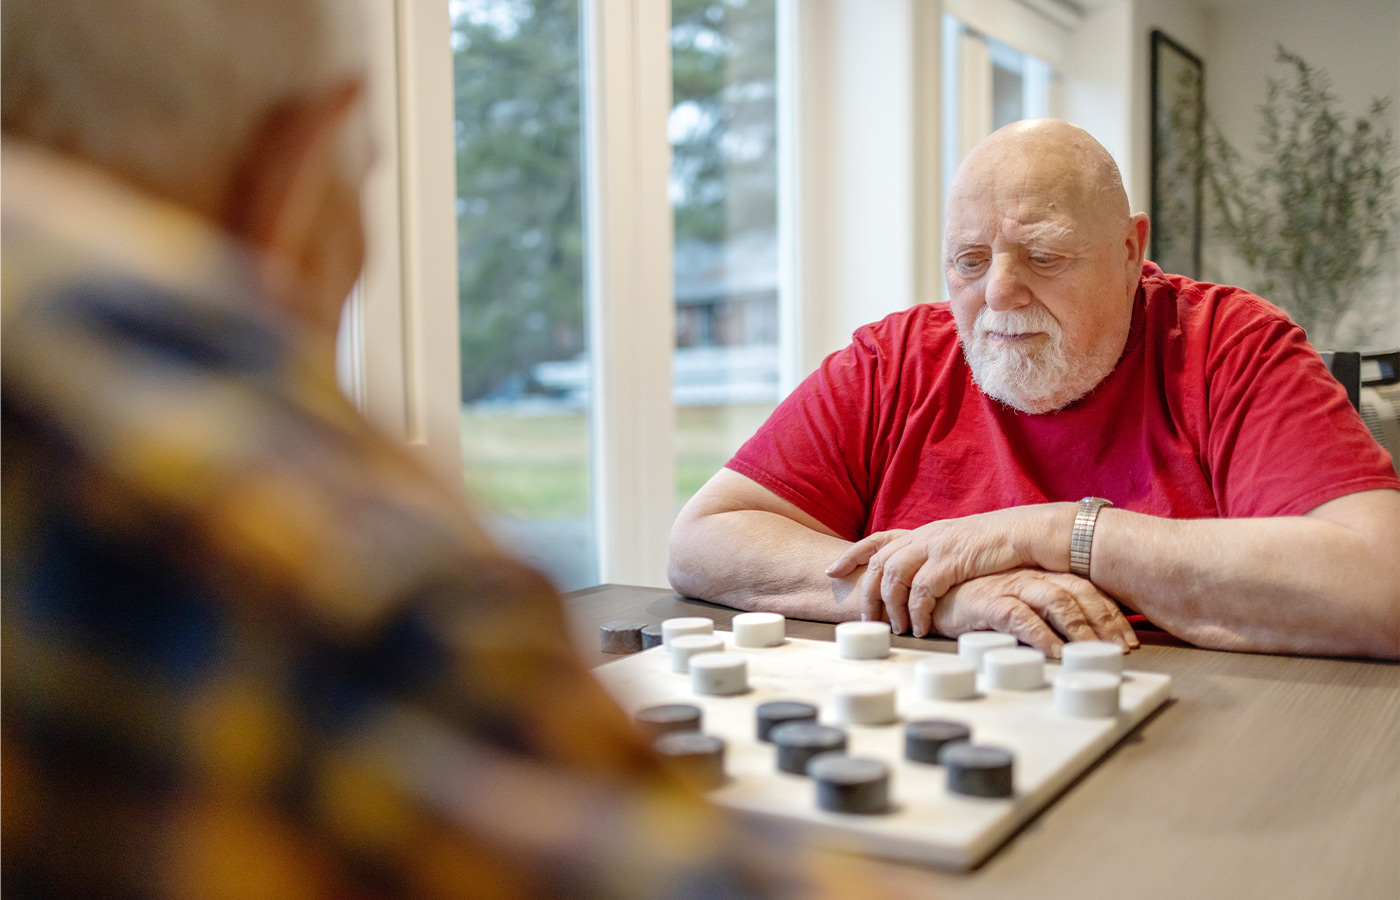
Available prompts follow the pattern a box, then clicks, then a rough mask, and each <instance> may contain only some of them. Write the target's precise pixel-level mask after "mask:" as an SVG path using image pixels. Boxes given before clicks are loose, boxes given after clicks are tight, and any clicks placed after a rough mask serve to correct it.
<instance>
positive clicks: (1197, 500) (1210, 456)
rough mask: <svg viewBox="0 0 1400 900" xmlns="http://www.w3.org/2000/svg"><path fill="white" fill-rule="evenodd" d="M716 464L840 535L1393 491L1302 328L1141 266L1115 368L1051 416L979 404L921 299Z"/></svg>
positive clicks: (942, 315)
mask: <svg viewBox="0 0 1400 900" xmlns="http://www.w3.org/2000/svg"><path fill="white" fill-rule="evenodd" d="M728 465H729V468H731V469H733V470H734V471H736V472H739V473H740V474H742V475H746V476H748V477H749V478H752V479H753V480H754V481H756V482H758V483H759V484H761V485H763V486H764V487H766V488H768V489H769V490H771V491H773V492H774V493H775V494H777V495H778V496H780V497H783V498H784V499H786V500H789V501H791V502H792V503H794V504H796V505H797V506H798V507H800V508H801V509H803V510H805V511H806V512H808V513H810V514H811V515H812V516H814V517H815V518H817V519H818V520H820V521H821V522H823V523H825V524H826V525H827V526H829V527H830V528H832V529H833V530H834V531H835V532H836V533H837V534H839V535H841V536H842V537H843V538H846V539H847V540H855V539H857V538H860V537H862V536H864V535H867V534H870V533H872V532H876V531H883V530H886V529H890V528H916V527H918V526H919V525H922V524H924V523H926V522H929V521H932V520H935V519H946V518H955V517H958V516H965V515H971V514H973V513H979V512H986V511H988V510H993V509H1002V508H1005V507H1009V506H1020V505H1025V504H1031V503H1042V502H1047V501H1057V500H1078V499H1080V498H1081V497H1085V496H1090V495H1092V496H1098V497H1107V498H1108V499H1109V500H1112V501H1113V503H1114V504H1115V505H1116V506H1118V507H1121V508H1123V509H1130V510H1135V511H1137V512H1143V513H1149V514H1152V515H1156V516H1167V517H1172V518H1214V517H1247V516H1282V515H1296V514H1300V513H1304V512H1307V511H1308V510H1310V509H1312V508H1313V507H1316V506H1318V505H1320V504H1322V503H1325V502H1326V501H1328V500H1333V499H1335V498H1337V497H1340V496H1343V495H1346V494H1350V493H1355V492H1357V491H1364V490H1371V489H1374V488H1394V489H1400V478H1397V477H1396V474H1395V471H1394V469H1393V467H1392V465H1391V462H1390V459H1389V456H1388V455H1387V454H1386V452H1385V450H1383V449H1382V448H1381V447H1380V445H1379V444H1377V443H1376V441H1375V440H1374V439H1373V438H1372V437H1371V434H1370V432H1368V431H1367V430H1366V426H1365V425H1364V424H1363V422H1362V421H1361V417H1360V416H1359V415H1358V414H1357V413H1356V411H1355V410H1354V409H1353V408H1352V406H1351V404H1350V403H1349V402H1348V400H1347V397H1346V393H1345V391H1344V390H1343V389H1342V387H1341V385H1340V384H1339V383H1338V382H1337V381H1336V380H1335V379H1334V378H1333V377H1332V376H1331V374H1330V373H1329V372H1328V371H1327V368H1326V366H1325V365H1324V364H1323V362H1322V359H1321V357H1319V356H1318V355H1317V353H1316V352H1315V351H1314V350H1313V348H1312V347H1311V345H1309V344H1308V342H1307V340H1306V339H1305V338H1304V336H1303V331H1302V329H1300V328H1299V327H1298V326H1296V325H1294V324H1293V323H1292V322H1290V321H1289V319H1288V317H1287V316H1286V315H1284V313H1283V312H1281V311H1280V310H1279V309H1277V308H1276V307H1274V306H1273V305H1271V304H1269V303H1267V302H1266V301H1264V300H1262V299H1260V298H1259V297H1256V296H1254V295H1253V294H1250V293H1248V292H1247V291H1243V290H1240V289H1238V288H1231V287H1222V286H1218V285H1211V284H1203V283H1199V282H1194V281H1191V280H1190V279H1187V278H1182V277H1180V276H1177V275H1165V274H1163V273H1162V271H1161V270H1160V269H1158V268H1157V267H1156V266H1155V265H1153V264H1152V263H1148V264H1146V265H1145V266H1144V267H1143V278H1142V282H1141V284H1140V286H1139V288H1138V294H1137V299H1136V301H1135V303H1134V308H1133V322H1132V327H1131V329H1130V331H1129V335H1128V341H1127V344H1126V346H1125V349H1124V352H1123V357H1122V359H1120V360H1119V362H1118V365H1117V366H1116V367H1115V368H1114V370H1113V371H1112V372H1111V373H1110V374H1109V375H1108V377H1107V378H1105V379H1104V381H1103V382H1102V383H1100V384H1099V386H1098V387H1096V388H1095V389H1094V390H1093V391H1092V392H1090V394H1089V395H1088V396H1086V397H1083V398H1081V399H1080V400H1078V401H1076V402H1075V403H1073V404H1071V405H1070V406H1068V407H1066V408H1065V409H1062V410H1060V411H1059V412H1054V413H1048V414H1045V415H1029V414H1026V413H1021V412H1017V411H1016V410H1013V409H1011V408H1009V407H1006V406H1004V405H1002V404H1001V403H998V402H997V401H995V400H992V399H991V398H989V397H987V396H986V395H985V394H983V393H982V391H981V390H980V389H979V388H978V387H977V386H976V384H975V383H974V382H973V380H972V373H971V371H970V370H969V369H968V367H967V363H966V362H965V361H964V360H963V355H962V352H961V350H960V347H959V343H958V336H957V331H956V329H955V327H954V324H953V316H952V313H951V311H950V310H949V308H948V305H947V304H944V303H930V304H921V305H919V306H915V307H913V308H912V309H907V310H903V311H901V312H897V313H894V314H893V315H890V316H888V317H886V318H885V319H883V320H881V321H880V322H877V323H875V324H873V325H867V326H865V327H863V328H861V329H859V330H858V331H857V332H856V333H855V336H854V339H853V341H852V343H851V345H850V346H849V347H847V348H846V349H844V350H841V351H839V352H837V353H834V354H832V355H831V356H829V357H827V358H826V360H825V361H824V362H823V363H822V364H821V367H820V368H818V369H817V371H816V372H814V373H813V374H812V375H811V376H810V377H808V378H807V380H806V381H804V382H803V383H802V384H801V385H800V386H799V387H798V388H797V390H796V391H794V392H793V393H792V395H791V396H789V397H788V398H787V399H786V400H784V401H783V403H782V404H781V405H780V406H779V407H778V409H777V410H776V411H775V412H774V413H773V415H772V417H771V418H769V420H768V421H767V422H766V423H765V424H764V425H763V427H762V428H760V429H759V431H758V433H757V434H755V435H754V436H753V437H752V438H751V439H750V440H749V441H748V442H747V443H746V444H744V446H743V447H741V448H740V449H739V452H738V453H737V454H736V455H735V456H734V458H733V459H732V460H730V461H729V464H728Z"/></svg>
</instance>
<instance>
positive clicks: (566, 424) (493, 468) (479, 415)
mask: <svg viewBox="0 0 1400 900" xmlns="http://www.w3.org/2000/svg"><path fill="white" fill-rule="evenodd" d="M772 410H773V408H772V407H771V406H765V405H744V406H687V407H681V408H679V409H677V410H676V508H677V509H678V510H679V509H680V507H681V505H682V504H684V503H685V501H686V500H688V499H689V498H690V496H691V495H692V494H694V493H695V491H697V490H698V489H699V488H700V486H701V485H702V484H704V483H705V482H706V480H708V479H709V477H710V476H711V475H713V474H714V473H715V472H717V471H719V468H720V467H721V466H723V465H724V464H725V462H727V461H728V460H729V457H731V456H732V455H733V454H734V451H735V450H737V449H738V448H739V445H740V444H742V443H743V442H744V441H745V440H746V439H747V438H748V437H749V435H751V434H753V432H754V431H755V430H756V429H757V428H758V426H759V425H760V424H762V422H763V420H764V419H765V418H767V417H768V414H769V413H770V412H772ZM462 447H463V456H464V460H465V461H464V463H463V467H462V470H463V476H464V477H465V478H466V481H467V487H468V489H469V490H470V491H471V493H472V495H473V496H474V497H475V498H476V500H477V502H478V503H479V504H481V506H482V507H483V508H484V509H485V510H486V511H487V512H489V513H492V514H497V515H509V516H513V517H516V518H522V519H556V518H570V517H577V516H585V515H587V514H588V509H589V503H588V460H589V457H588V454H589V446H588V421H587V419H586V418H585V416H584V414H583V413H581V412H579V413H568V414H561V415H548V416H517V415H514V414H513V413H510V412H490V413H483V412H478V411H476V410H472V409H464V410H462Z"/></svg>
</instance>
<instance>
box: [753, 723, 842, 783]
mask: <svg viewBox="0 0 1400 900" xmlns="http://www.w3.org/2000/svg"><path fill="white" fill-rule="evenodd" d="M768 737H769V739H770V740H772V742H773V743H774V744H776V745H777V746H778V768H779V769H781V770H782V771H784V772H791V773H792V774H794V775H806V774H807V763H808V762H809V761H810V760H811V759H812V757H814V756H816V755H817V754H818V753H830V752H831V751H833V750H845V749H846V732H844V731H842V730H841V729H839V728H832V727H831V726H830V725H818V724H817V723H815V722H788V723H787V724H785V725H779V726H777V727H776V728H774V729H773V730H772V731H771V732H769V734H768Z"/></svg>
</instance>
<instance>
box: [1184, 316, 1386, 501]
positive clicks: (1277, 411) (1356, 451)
mask: <svg viewBox="0 0 1400 900" xmlns="http://www.w3.org/2000/svg"><path fill="white" fill-rule="evenodd" d="M1251 304H1253V305H1263V304H1262V301H1260V300H1258V299H1257V298H1255V297H1254V296H1253V295H1249V294H1245V293H1242V292H1241V293H1236V294H1234V295H1233V296H1230V297H1228V298H1226V299H1223V300H1222V301H1221V302H1220V303H1219V304H1218V305H1217V306H1216V307H1215V308H1214V315H1215V318H1216V320H1217V325H1218V326H1225V330H1226V331H1228V330H1229V329H1228V326H1227V325H1226V323H1227V322H1228V320H1229V319H1230V318H1232V317H1236V316H1239V315H1246V314H1247V315H1248V316H1249V317H1250V318H1252V319H1254V320H1255V321H1256V322H1257V324H1255V325H1254V326H1253V327H1249V328H1245V329H1241V330H1239V331H1238V332H1236V333H1235V334H1233V335H1232V336H1231V338H1230V339H1229V340H1227V341H1224V342H1222V343H1220V344H1219V346H1213V347H1212V349H1211V351H1210V357H1209V358H1207V360H1206V397H1205V400H1206V414H1207V416H1208V418H1209V420H1210V429H1209V436H1208V439H1207V442H1206V446H1205V448H1204V449H1205V454H1204V456H1205V459H1204V460H1203V462H1204V463H1205V465H1206V466H1207V467H1208V468H1209V473H1208V474H1209V476H1210V478H1211V480H1212V482H1213V483H1214V490H1215V494H1216V497H1217V498H1218V502H1219V503H1220V513H1221V515H1222V516H1226V517H1231V518H1236V517H1253V516H1287V515H1301V514H1302V513H1305V512H1307V511H1308V510H1310V509H1313V508H1314V507H1316V506H1319V505H1321V504H1323V503H1326V502H1327V501H1329V500H1334V499H1336V498H1338V497H1342V496H1345V495H1347V494H1351V493H1356V492H1358V491H1365V490H1374V489H1377V488H1392V489H1400V478H1397V477H1396V475H1395V470H1394V468H1393V467H1392V464H1391V461H1390V458H1389V456H1388V454H1387V453H1386V452H1385V450H1384V449H1382V448H1381V446H1380V445H1379V444H1377V443H1376V441H1375V439H1374V438H1373V437H1372V436H1371V433H1370V432H1369V431H1368V430H1367V429H1366V425H1365V423H1364V422H1363V421H1362V419H1361V416H1360V415H1359V414H1358V413H1357V412H1356V410H1355V409H1354V408H1353V407H1352V405H1351V402H1350V401H1349V400H1348V399H1347V396H1346V391H1345V390H1344V389H1343V388H1342V386H1341V384H1340V383H1339V382H1338V381H1337V380H1336V379H1335V378H1333V377H1332V374H1331V373H1330V372H1329V371H1327V366H1326V364H1324V363H1323V361H1322V358H1321V357H1320V356H1319V355H1318V353H1317V351H1315V350H1314V349H1313V347H1312V345H1311V344H1309V343H1308V341H1307V338H1306V337H1305V336H1304V334H1303V330H1302V329H1301V328H1299V327H1298V326H1297V325H1294V324H1293V323H1292V322H1290V321H1288V320H1287V319H1286V318H1284V317H1283V316H1281V315H1279V314H1277V313H1276V312H1275V313H1274V314H1273V315H1272V316H1268V317H1267V318H1261V317H1259V316H1258V315H1257V311H1256V310H1251V309H1249V308H1248V307H1249V305H1251ZM1271 311H1272V310H1271Z"/></svg>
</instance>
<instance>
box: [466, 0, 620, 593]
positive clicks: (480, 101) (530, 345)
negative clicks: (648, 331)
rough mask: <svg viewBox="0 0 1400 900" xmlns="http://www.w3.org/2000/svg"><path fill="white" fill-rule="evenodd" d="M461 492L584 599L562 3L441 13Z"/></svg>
mask: <svg viewBox="0 0 1400 900" xmlns="http://www.w3.org/2000/svg"><path fill="white" fill-rule="evenodd" d="M451 10H452V46H453V59H454V78H455V88H456V101H455V102H456V139H457V235H458V261H459V265H460V276H459V285H458V287H459V302H460V310H461V349H462V446H463V453H464V465H463V470H464V475H465V478H466V481H467V486H468V491H469V492H470V493H471V494H472V495H473V496H474V497H475V498H476V501H477V503H478V505H479V506H480V507H481V508H482V511H483V513H484V514H485V515H486V518H487V520H488V522H489V523H490V524H491V526H492V527H493V528H494V529H495V530H496V531H497V533H498V534H499V535H500V536H501V537H502V539H503V540H504V541H505V542H506V543H507V544H508V545H509V546H510V547H511V549H512V550H513V551H515V552H516V553H518V554H520V555H522V556H524V557H525V558H526V559H529V560H531V561H532V562H533V563H535V564H536V566H537V567H538V568H540V570H541V571H543V572H545V573H546V574H547V575H549V576H550V577H551V578H552V579H553V580H554V582H555V584H556V585H557V586H558V587H559V588H560V589H561V590H573V589H575V588H580V587H586V586H590V585H593V584H596V583H597V563H596V553H595V550H594V547H595V542H594V536H593V531H592V527H593V526H592V516H591V510H590V502H591V501H590V494H589V443H588V415H589V390H588V357H587V350H586V347H585V335H586V315H585V297H584V276H583V264H584V240H583V214H582V201H583V169H582V152H581V151H582V118H581V116H582V109H581V106H580V89H579V85H580V73H579V60H580V56H579V38H580V34H579V9H578V0H452V3H451Z"/></svg>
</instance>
